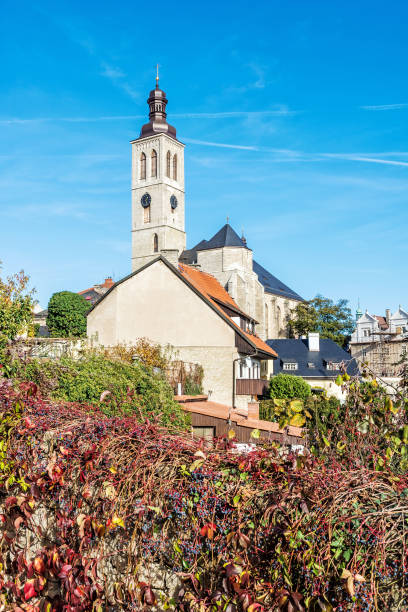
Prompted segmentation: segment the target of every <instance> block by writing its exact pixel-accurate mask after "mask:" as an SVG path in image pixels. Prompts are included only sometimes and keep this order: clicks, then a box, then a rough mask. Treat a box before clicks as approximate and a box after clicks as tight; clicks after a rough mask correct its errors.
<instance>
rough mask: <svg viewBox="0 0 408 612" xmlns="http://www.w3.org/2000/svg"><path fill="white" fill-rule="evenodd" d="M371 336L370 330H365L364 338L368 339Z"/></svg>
mask: <svg viewBox="0 0 408 612" xmlns="http://www.w3.org/2000/svg"><path fill="white" fill-rule="evenodd" d="M369 335H370V330H369V329H363V336H364V338H367V337H368V336H369Z"/></svg>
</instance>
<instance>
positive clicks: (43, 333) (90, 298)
mask: <svg viewBox="0 0 408 612" xmlns="http://www.w3.org/2000/svg"><path fill="white" fill-rule="evenodd" d="M112 285H113V280H112V277H110V276H108V277H107V278H105V281H104V282H103V283H101V284H99V285H93V286H92V287H89V289H84V290H83V291H78V294H79V295H82V297H83V298H85V299H86V300H87V302H89V304H95V303H96V302H97V301H98V300H99V298H100V297H101V296H102V295H103V294H104V293H106V292H107V291H108V289H110V288H111V287H112ZM33 314H34V325H38V326H39V328H38V333H37V336H39V337H40V338H47V337H49V335H50V333H49V330H48V326H47V317H48V309H45V310H42V309H41V308H39V309H38V308H37V309H36V310H34V311H33Z"/></svg>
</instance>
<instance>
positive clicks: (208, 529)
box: [200, 523, 217, 540]
mask: <svg viewBox="0 0 408 612" xmlns="http://www.w3.org/2000/svg"><path fill="white" fill-rule="evenodd" d="M216 531H217V526H216V525H215V524H214V523H207V524H206V525H204V527H201V529H200V535H201V537H203V538H205V537H207V538H208V539H209V540H212V539H213V537H214V534H215V532H216Z"/></svg>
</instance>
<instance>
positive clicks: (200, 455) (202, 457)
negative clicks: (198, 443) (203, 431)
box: [194, 450, 207, 460]
mask: <svg viewBox="0 0 408 612" xmlns="http://www.w3.org/2000/svg"><path fill="white" fill-rule="evenodd" d="M194 457H200V458H201V459H204V460H205V459H207V455H204V453H203V451H202V450H198V451H197V452H196V453H194Z"/></svg>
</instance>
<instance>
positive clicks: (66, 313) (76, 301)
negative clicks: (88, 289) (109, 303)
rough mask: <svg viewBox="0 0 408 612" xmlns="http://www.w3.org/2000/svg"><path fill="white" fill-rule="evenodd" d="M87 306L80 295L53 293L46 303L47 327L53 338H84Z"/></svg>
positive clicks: (64, 292)
mask: <svg viewBox="0 0 408 612" xmlns="http://www.w3.org/2000/svg"><path fill="white" fill-rule="evenodd" d="M88 310H89V304H88V302H87V301H86V299H85V298H84V297H82V295H79V294H78V293H72V292H71V291H60V292H59V293H54V294H53V295H52V296H51V299H50V301H49V303H48V316H47V326H48V329H49V331H50V335H51V336H52V337H53V338H67V337H70V336H73V337H77V338H81V337H83V336H86V313H87V312H88Z"/></svg>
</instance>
